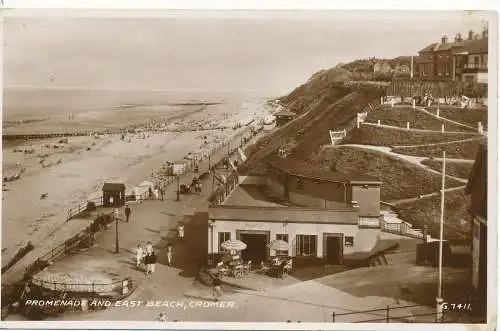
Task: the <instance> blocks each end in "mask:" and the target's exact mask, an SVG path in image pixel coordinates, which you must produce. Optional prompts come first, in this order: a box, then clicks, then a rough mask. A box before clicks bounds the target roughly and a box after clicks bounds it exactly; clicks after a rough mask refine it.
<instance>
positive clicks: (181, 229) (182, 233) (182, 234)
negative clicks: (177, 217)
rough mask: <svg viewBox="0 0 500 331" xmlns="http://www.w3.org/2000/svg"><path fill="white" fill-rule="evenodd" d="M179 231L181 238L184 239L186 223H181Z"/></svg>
mask: <svg viewBox="0 0 500 331" xmlns="http://www.w3.org/2000/svg"><path fill="white" fill-rule="evenodd" d="M177 233H178V235H179V239H180V240H183V239H184V224H182V223H180V224H179V226H178V227H177Z"/></svg>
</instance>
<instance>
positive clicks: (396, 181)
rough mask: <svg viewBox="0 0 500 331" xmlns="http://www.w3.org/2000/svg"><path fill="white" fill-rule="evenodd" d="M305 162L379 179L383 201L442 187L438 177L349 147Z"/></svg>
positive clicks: (376, 154)
mask: <svg viewBox="0 0 500 331" xmlns="http://www.w3.org/2000/svg"><path fill="white" fill-rule="evenodd" d="M302 163H303V165H304V167H311V166H313V165H315V166H317V167H318V168H320V169H333V170H334V171H340V172H345V173H354V174H364V175H371V176H374V177H376V178H379V179H380V181H382V182H383V184H382V189H381V193H380V194H381V200H383V201H388V200H398V199H406V198H414V197H416V196H418V195H420V194H426V193H432V192H436V191H438V190H439V189H440V187H441V177H440V176H439V175H437V174H434V173H430V172H429V171H426V170H424V169H421V168H419V167H418V166H416V165H413V164H411V163H409V162H405V161H402V160H399V159H395V158H391V157H389V156H387V155H385V154H383V153H380V152H377V151H363V150H359V149H356V148H348V147H343V148H335V149H328V150H324V151H323V153H322V154H321V155H318V156H312V157H311V158H310V159H309V160H305V161H302ZM447 184H448V187H456V186H461V185H463V184H462V183H460V182H458V181H454V180H448V182H447Z"/></svg>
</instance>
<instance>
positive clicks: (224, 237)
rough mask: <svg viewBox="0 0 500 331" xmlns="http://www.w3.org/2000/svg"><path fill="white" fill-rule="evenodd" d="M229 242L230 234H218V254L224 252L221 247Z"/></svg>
mask: <svg viewBox="0 0 500 331" xmlns="http://www.w3.org/2000/svg"><path fill="white" fill-rule="evenodd" d="M227 240H231V232H219V252H224V251H225V249H223V248H222V247H221V245H222V243H223V242H224V241H227Z"/></svg>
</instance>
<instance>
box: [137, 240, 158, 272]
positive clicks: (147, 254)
mask: <svg viewBox="0 0 500 331" xmlns="http://www.w3.org/2000/svg"><path fill="white" fill-rule="evenodd" d="M135 253H136V266H137V268H140V267H141V264H142V263H144V265H145V266H146V275H151V274H153V273H154V272H155V267H156V261H157V259H158V257H157V256H156V254H155V251H154V249H153V244H152V243H151V242H150V241H148V243H147V244H146V247H144V246H143V245H142V244H140V243H139V244H138V245H137V247H136V249H135Z"/></svg>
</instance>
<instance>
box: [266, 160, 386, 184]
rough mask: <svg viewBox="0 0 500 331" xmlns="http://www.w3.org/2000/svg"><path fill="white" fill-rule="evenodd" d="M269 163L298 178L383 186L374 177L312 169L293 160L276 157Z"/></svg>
mask: <svg viewBox="0 0 500 331" xmlns="http://www.w3.org/2000/svg"><path fill="white" fill-rule="evenodd" d="M268 163H269V164H270V165H271V166H273V167H276V168H279V169H280V170H282V171H284V172H286V173H288V174H289V175H293V176H298V177H306V178H312V179H317V180H323V181H329V182H333V183H346V184H347V183H359V184H379V185H380V184H382V182H381V181H380V180H379V179H378V178H375V177H373V176H369V175H360V174H353V173H344V172H337V171H330V170H317V169H314V168H312V167H304V166H303V165H302V164H300V163H299V162H297V161H296V160H293V159H281V158H278V157H275V158H272V159H270V160H268Z"/></svg>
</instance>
